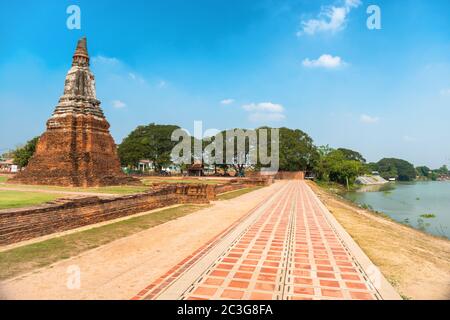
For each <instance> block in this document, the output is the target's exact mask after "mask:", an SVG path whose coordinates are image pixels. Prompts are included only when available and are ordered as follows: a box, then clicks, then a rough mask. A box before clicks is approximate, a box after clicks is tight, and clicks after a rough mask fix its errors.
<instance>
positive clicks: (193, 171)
mask: <svg viewBox="0 0 450 320" xmlns="http://www.w3.org/2000/svg"><path fill="white" fill-rule="evenodd" d="M187 172H188V176H194V177H202V176H204V175H205V172H204V168H203V163H194V164H191V165H190V166H188V168H187Z"/></svg>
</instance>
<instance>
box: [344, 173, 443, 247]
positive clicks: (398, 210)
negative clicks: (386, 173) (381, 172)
mask: <svg viewBox="0 0 450 320" xmlns="http://www.w3.org/2000/svg"><path fill="white" fill-rule="evenodd" d="M344 196H345V197H346V198H347V199H349V200H351V201H353V202H356V203H358V204H361V205H364V204H365V205H369V206H370V207H372V208H373V209H374V210H376V211H380V212H383V213H385V214H386V215H388V216H390V217H391V218H393V219H395V220H397V221H398V222H402V223H407V224H409V225H411V226H412V227H414V228H417V229H420V230H423V231H425V232H428V233H431V234H434V235H437V236H445V237H447V238H449V239H450V181H423V182H422V181H421V182H411V183H401V182H397V183H389V185H384V186H383V187H381V188H377V189H375V191H357V192H348V193H346V194H345V195H344ZM427 215H428V216H427Z"/></svg>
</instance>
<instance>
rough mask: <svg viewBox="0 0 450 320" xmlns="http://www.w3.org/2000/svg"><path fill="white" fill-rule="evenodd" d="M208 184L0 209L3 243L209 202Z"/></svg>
mask: <svg viewBox="0 0 450 320" xmlns="http://www.w3.org/2000/svg"><path fill="white" fill-rule="evenodd" d="M213 195H214V189H213V187H212V186H208V185H167V186H163V187H157V188H155V189H154V190H152V191H149V192H146V193H140V194H133V195H126V196H118V197H114V198H110V197H109V198H106V197H105V198H100V197H86V198H81V199H66V200H64V201H58V203H56V204H44V205H41V206H36V207H29V208H20V209H8V210H0V245H6V244H11V243H15V242H19V241H23V240H28V239H32V238H35V237H39V236H43V235H47V234H51V233H55V232H61V231H66V230H70V229H74V228H78V227H82V226H86V225H90V224H94V223H98V222H103V221H108V220H111V219H116V218H120V217H125V216H129V215H132V214H135V213H139V212H144V211H148V210H152V209H156V208H161V207H165V206H170V205H174V204H183V203H199V204H201V203H208V202H209V199H210V198H211V197H213Z"/></svg>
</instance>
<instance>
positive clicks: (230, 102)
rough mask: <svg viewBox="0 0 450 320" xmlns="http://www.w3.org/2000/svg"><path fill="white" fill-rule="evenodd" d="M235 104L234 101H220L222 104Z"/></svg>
mask: <svg viewBox="0 0 450 320" xmlns="http://www.w3.org/2000/svg"><path fill="white" fill-rule="evenodd" d="M233 102H234V99H223V100H222V101H220V103H221V104H225V105H227V104H232V103H233Z"/></svg>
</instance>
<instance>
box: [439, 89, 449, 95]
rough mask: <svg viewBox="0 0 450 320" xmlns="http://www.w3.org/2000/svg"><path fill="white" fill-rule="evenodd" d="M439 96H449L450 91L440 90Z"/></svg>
mask: <svg viewBox="0 0 450 320" xmlns="http://www.w3.org/2000/svg"><path fill="white" fill-rule="evenodd" d="M440 94H441V96H450V89H442V90H441V92H440Z"/></svg>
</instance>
